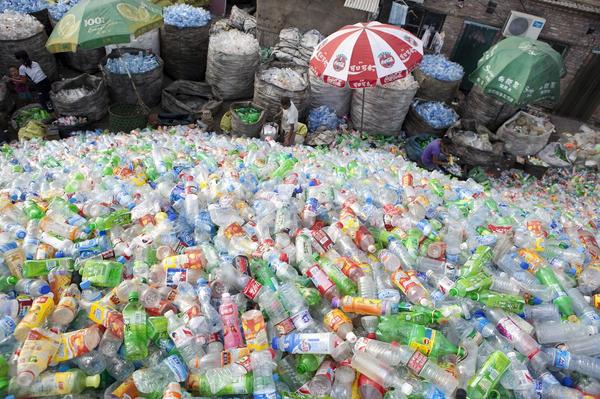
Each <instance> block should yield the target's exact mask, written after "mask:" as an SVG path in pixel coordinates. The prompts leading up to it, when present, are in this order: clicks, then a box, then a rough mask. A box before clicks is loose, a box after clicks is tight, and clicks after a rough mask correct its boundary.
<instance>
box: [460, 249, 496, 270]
mask: <svg viewBox="0 0 600 399" xmlns="http://www.w3.org/2000/svg"><path fill="white" fill-rule="evenodd" d="M492 256H493V252H492V249H491V248H490V247H486V246H483V245H482V246H479V247H477V249H476V250H475V253H474V254H473V255H471V256H470V257H469V258H468V259H467V261H466V262H465V264H464V265H462V267H461V268H460V277H468V276H472V275H474V274H477V273H480V272H481V271H483V266H484V265H485V264H486V263H488V262H489V261H491V260H492Z"/></svg>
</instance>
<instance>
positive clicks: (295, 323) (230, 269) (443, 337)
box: [0, 127, 600, 399]
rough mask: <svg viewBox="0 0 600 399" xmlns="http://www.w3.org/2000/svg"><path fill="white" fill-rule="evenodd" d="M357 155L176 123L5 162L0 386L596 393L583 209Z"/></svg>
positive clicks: (168, 393)
mask: <svg viewBox="0 0 600 399" xmlns="http://www.w3.org/2000/svg"><path fill="white" fill-rule="evenodd" d="M355 144H356V147H355V148H358V149H350V148H349V147H348V146H346V147H342V146H339V147H337V148H334V149H332V150H326V149H323V148H310V147H301V146H300V147H294V148H289V147H282V146H280V145H278V144H276V143H274V142H261V141H258V140H250V139H246V138H235V139H230V138H227V137H223V136H217V135H212V134H206V133H202V132H200V131H199V130H196V129H190V128H184V127H178V128H172V129H170V130H158V131H150V130H149V131H144V132H132V133H131V134H127V135H91V134H88V135H81V136H80V137H78V138H71V139H68V140H64V141H46V142H43V141H33V142H27V143H24V144H20V145H15V146H6V145H5V146H3V147H2V148H0V168H2V170H3V173H2V174H0V230H1V231H2V232H1V233H0V258H1V259H2V264H1V269H0V276H2V277H1V278H0V291H2V292H4V294H3V295H2V296H1V297H0V340H2V348H3V351H2V356H0V363H8V367H7V366H6V365H4V366H3V365H2V364H0V374H1V375H0V388H3V389H6V386H7V385H8V392H10V393H11V394H13V395H15V396H16V397H17V398H25V397H40V396H52V395H54V396H56V397H68V395H73V394H75V395H76V394H80V393H82V392H83V394H82V396H77V397H82V398H83V397H85V398H90V397H94V396H97V395H102V393H101V392H104V397H106V398H109V397H110V398H121V399H122V398H126V397H127V398H128V397H144V398H161V397H162V398H170V399H172V398H179V397H181V396H182V394H185V395H187V393H189V394H190V395H192V396H200V397H214V396H217V397H220V396H227V395H234V396H238V397H239V396H245V395H251V394H252V395H253V396H254V397H255V398H275V397H277V395H280V396H281V397H283V398H297V397H309V398H321V397H330V398H332V399H349V398H352V397H357V396H358V397H361V398H363V399H378V398H382V397H383V396H384V395H385V397H386V398H406V397H410V398H445V397H446V398H454V397H457V398H465V397H467V396H468V397H469V398H510V397H513V396H514V397H519V398H537V397H541V398H565V399H571V398H573V399H580V398H583V394H584V393H585V394H588V395H593V396H597V395H600V384H599V382H598V380H597V378H600V371H599V370H600V364H599V362H598V360H597V357H596V356H598V355H600V350H599V349H600V345H599V340H600V335H599V334H598V332H599V327H600V318H599V316H598V312H597V309H596V308H595V307H594V306H595V304H596V302H594V298H597V296H595V295H594V294H595V293H596V292H597V291H598V289H599V288H600V272H598V270H599V262H600V248H599V247H598V244H597V241H596V237H597V236H598V223H597V219H594V218H597V198H590V199H588V200H587V201H582V202H581V203H580V204H579V205H578V206H579V208H578V209H588V213H584V212H577V213H572V209H569V208H568V207H564V208H562V209H559V210H557V211H552V212H550V211H549V210H547V209H546V207H545V204H544V203H540V204H537V203H532V202H530V200H528V199H524V197H515V198H510V200H505V199H504V198H503V195H502V194H503V193H502V192H500V191H497V190H495V189H492V190H491V191H484V189H483V187H482V186H480V185H478V184H476V183H475V182H473V181H471V180H468V181H456V180H450V179H449V178H448V177H446V176H444V175H442V174H439V173H437V172H427V171H423V170H421V169H418V168H416V167H415V165H414V164H413V163H411V162H406V161H404V160H403V159H402V158H401V157H398V156H396V155H395V154H394V153H392V152H390V151H384V150H380V149H368V148H366V146H361V144H360V143H358V142H356V143H355ZM558 344H562V345H561V346H560V347H558V348H557V345H558ZM7 369H10V372H8V371H7ZM98 390H99V391H100V392H98ZM186 392H187V393H186ZM353 392H354V393H353ZM409 395H410V396H409Z"/></svg>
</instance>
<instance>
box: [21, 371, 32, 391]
mask: <svg viewBox="0 0 600 399" xmlns="http://www.w3.org/2000/svg"><path fill="white" fill-rule="evenodd" d="M34 379H35V375H34V374H33V373H32V372H31V371H29V370H25V371H21V372H20V373H19V375H18V376H17V384H19V385H20V386H22V387H26V386H29V385H31V384H32V383H33V380H34Z"/></svg>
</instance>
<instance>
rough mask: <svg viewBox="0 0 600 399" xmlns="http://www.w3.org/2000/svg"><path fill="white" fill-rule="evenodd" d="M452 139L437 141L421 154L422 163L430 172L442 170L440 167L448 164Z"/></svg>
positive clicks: (445, 138) (443, 138) (446, 138)
mask: <svg viewBox="0 0 600 399" xmlns="http://www.w3.org/2000/svg"><path fill="white" fill-rule="evenodd" d="M449 144H450V138H448V137H446V136H444V137H442V138H440V139H435V140H433V141H432V142H431V143H429V145H428V146H427V147H425V150H423V154H421V163H422V164H423V166H424V167H425V168H427V169H429V170H435V169H440V165H442V164H443V163H444V162H448V157H447V155H446V154H448V150H447V148H448V145H449Z"/></svg>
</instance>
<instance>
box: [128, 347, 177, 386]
mask: <svg viewBox="0 0 600 399" xmlns="http://www.w3.org/2000/svg"><path fill="white" fill-rule="evenodd" d="M187 376H188V370H187V368H186V367H185V364H184V363H183V361H182V360H181V358H179V356H177V355H171V356H169V357H167V358H165V359H164V360H163V361H161V362H160V363H159V364H157V365H156V366H154V367H149V368H143V369H139V370H136V371H135V372H134V373H133V381H134V383H135V387H136V388H137V390H138V391H139V392H140V393H146V394H149V393H152V392H157V391H160V392H162V391H163V390H164V389H165V387H166V386H167V385H168V384H169V383H170V382H183V381H185V380H186V378H187Z"/></svg>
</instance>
